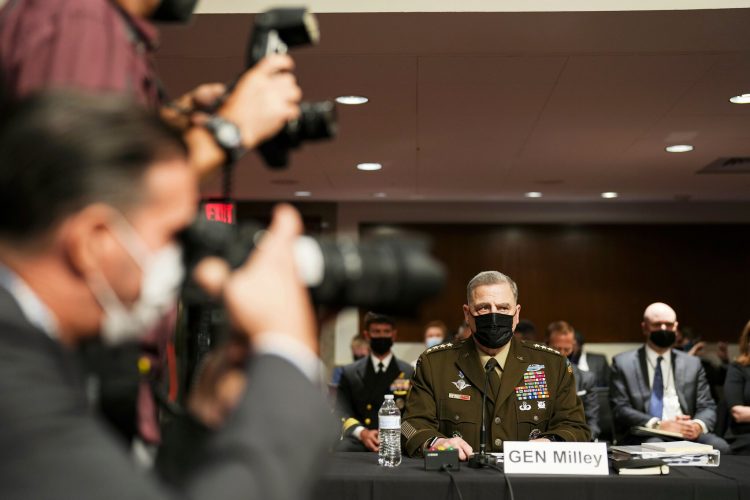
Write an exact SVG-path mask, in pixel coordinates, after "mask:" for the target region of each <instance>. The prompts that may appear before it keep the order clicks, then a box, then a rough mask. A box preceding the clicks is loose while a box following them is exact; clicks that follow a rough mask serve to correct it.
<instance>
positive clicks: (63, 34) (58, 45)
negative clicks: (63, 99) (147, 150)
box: [0, 0, 160, 108]
mask: <svg viewBox="0 0 750 500" xmlns="http://www.w3.org/2000/svg"><path fill="white" fill-rule="evenodd" d="M156 45H157V31H156V28H155V27H154V26H153V25H151V24H150V23H149V22H147V21H145V20H143V19H138V18H134V17H132V16H130V15H128V14H127V13H126V12H124V11H123V10H121V9H120V8H119V7H117V6H116V5H115V4H114V2H111V1H109V0H9V2H8V3H7V4H6V5H5V6H4V7H3V8H2V9H0V73H2V75H3V76H2V78H3V80H4V82H3V83H4V84H5V86H6V88H7V90H8V91H9V93H10V97H23V96H25V95H27V94H29V93H30V92H33V91H35V90H38V89H40V88H42V87H52V86H55V87H74V88H83V89H87V90H92V91H96V92H106V91H113V92H127V93H129V94H131V95H132V96H133V97H134V98H135V99H137V100H138V101H139V102H141V103H142V104H144V105H146V106H149V107H151V108H156V107H157V105H158V104H159V100H160V99H159V91H158V80H157V78H156V75H155V71H154V59H153V51H154V50H155V49H156Z"/></svg>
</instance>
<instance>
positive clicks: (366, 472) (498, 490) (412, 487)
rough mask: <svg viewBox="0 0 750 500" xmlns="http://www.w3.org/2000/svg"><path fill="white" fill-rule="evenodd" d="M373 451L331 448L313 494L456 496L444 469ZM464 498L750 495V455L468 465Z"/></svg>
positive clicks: (447, 499) (393, 498) (327, 497)
mask: <svg viewBox="0 0 750 500" xmlns="http://www.w3.org/2000/svg"><path fill="white" fill-rule="evenodd" d="M377 460H378V457H377V454H375V453H335V454H334V455H333V456H332V457H331V460H330V463H329V464H328V467H327V469H326V471H325V472H324V474H323V476H322V478H321V479H320V481H319V483H318V485H317V486H316V488H315V492H314V498H315V500H344V499H351V500H355V499H356V500H419V499H423V498H424V499H430V500H458V498H459V497H458V495H457V493H456V489H455V488H454V487H453V486H452V485H451V479H450V477H449V476H448V474H447V473H445V472H437V471H435V472H432V471H430V472H428V471H425V470H424V462H423V461H422V460H421V459H413V458H406V457H404V459H403V461H402V463H401V465H400V466H399V467H396V468H385V467H380V466H378V463H377ZM453 477H454V478H455V481H456V486H457V487H458V490H459V491H460V492H461V496H462V497H463V499H464V500H483V499H493V500H505V499H508V500H522V499H534V500H551V499H554V500H563V499H571V500H587V499H591V500H594V499H605V500H619V499H628V500H667V499H670V500H671V499H679V500H701V499H704V498H705V499H707V500H724V499H726V500H730V499H731V500H734V499H738V500H750V457H741V456H730V455H726V456H723V457H721V465H720V466H719V467H670V473H669V475H666V476H621V475H618V474H616V473H612V472H610V475H609V476H561V475H557V476H553V475H511V476H509V477H508V478H507V479H508V480H509V483H510V487H511V488H512V491H513V493H512V494H511V490H510V489H509V487H508V483H507V482H506V477H505V475H504V474H503V473H502V472H499V471H497V470H493V469H470V468H469V467H466V466H465V464H461V469H460V470H458V471H456V472H454V473H453Z"/></svg>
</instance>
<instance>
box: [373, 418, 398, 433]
mask: <svg viewBox="0 0 750 500" xmlns="http://www.w3.org/2000/svg"><path fill="white" fill-rule="evenodd" d="M378 427H379V428H380V429H399V430H400V429H401V417H400V416H398V415H384V416H380V417H378Z"/></svg>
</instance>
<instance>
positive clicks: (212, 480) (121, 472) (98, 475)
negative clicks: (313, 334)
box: [0, 288, 333, 500]
mask: <svg viewBox="0 0 750 500" xmlns="http://www.w3.org/2000/svg"><path fill="white" fill-rule="evenodd" d="M77 368H78V364H77V362H76V360H75V359H74V356H73V353H72V352H69V351H68V350H67V349H65V348H63V347H62V346H61V345H60V344H59V343H57V342H56V341H54V340H52V339H50V338H49V337H48V336H47V335H46V334H45V333H44V332H41V331H39V330H37V329H36V328H34V327H33V326H32V325H30V324H29V323H28V322H27V321H26V319H25V317H24V316H23V314H22V313H21V311H20V309H19V307H18V305H17V304H16V302H15V301H14V300H13V298H12V297H11V296H10V294H8V293H7V292H6V291H5V290H4V289H2V288H0V498H3V499H4V500H10V499H29V498H33V499H36V500H41V499H58V498H75V499H78V500H82V499H102V498H106V499H107V500H115V499H133V498H137V499H139V500H147V499H148V500H151V499H162V498H179V497H183V496H186V497H190V498H210V499H211V500H218V499H221V500H228V499H235V498H236V499H249V498H262V499H264V500H267V499H296V498H300V497H304V495H305V493H307V492H308V491H309V488H310V487H311V485H312V482H313V480H314V477H315V475H316V472H317V471H318V470H319V467H320V463H321V462H322V460H321V458H322V456H323V452H324V450H325V447H326V445H328V444H330V442H331V441H330V437H331V434H330V433H329V432H326V431H327V430H329V427H330V430H333V427H332V426H327V425H326V423H327V421H326V416H327V415H328V414H329V411H328V410H327V408H326V405H325V400H324V398H323V397H322V396H321V394H320V391H318V390H316V389H314V388H313V386H312V384H311V383H310V382H309V381H308V379H307V378H306V377H305V376H304V375H302V373H300V372H299V371H298V370H297V369H296V368H295V367H294V366H292V365H291V364H289V363H288V362H287V361H285V360H283V359H282V358H279V357H277V356H270V355H265V356H258V357H256V358H255V359H254V360H253V362H252V366H251V367H250V368H249V372H248V377H249V380H250V383H249V384H248V387H247V389H246V394H245V395H244V398H243V399H242V401H241V402H240V405H239V407H238V408H237V411H236V412H235V413H234V415H233V416H232V418H230V420H229V422H228V423H227V425H226V426H225V428H224V429H222V430H221V431H219V432H217V433H216V434H214V435H213V436H211V438H210V439H209V440H208V441H207V443H206V448H205V450H204V457H203V460H202V462H201V464H200V465H199V466H198V467H197V468H196V469H195V470H194V471H192V473H191V475H190V479H189V481H188V482H187V484H186V485H185V486H184V490H176V489H172V488H167V486H165V485H164V483H162V482H161V481H160V480H159V479H158V478H156V477H154V476H152V475H149V474H146V473H144V472H143V471H141V470H139V469H137V468H136V467H135V466H134V465H133V463H132V461H131V458H130V455H129V450H127V449H125V448H124V447H123V446H122V445H121V444H120V441H119V440H118V439H117V438H115V437H114V436H113V435H112V434H111V432H110V431H109V430H108V428H106V427H105V424H103V423H102V422H101V421H100V420H98V419H97V418H96V417H95V416H94V415H93V414H92V413H91V412H90V410H89V407H88V403H87V400H86V397H85V394H84V390H83V385H82V384H81V378H80V376H79V375H78V369H77ZM300 415H304V417H305V418H300ZM328 422H330V421H328ZM292 428H293V429H294V432H291V431H290V429H292ZM290 471H293V473H291V472H290Z"/></svg>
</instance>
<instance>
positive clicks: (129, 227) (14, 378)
mask: <svg viewBox="0 0 750 500" xmlns="http://www.w3.org/2000/svg"><path fill="white" fill-rule="evenodd" d="M3 120H7V121H6V122H5V123H4V124H3V126H2V129H1V130H2V131H1V132H0V165H2V169H0V195H1V196H2V199H3V200H4V203H5V204H6V205H5V206H6V209H5V210H2V211H0V263H1V264H0V356H1V357H2V362H0V394H2V397H1V398H0V498H3V499H21V498H23V499H26V498H76V499H98V498H107V499H110V500H115V499H123V500H125V499H133V498H138V499H141V500H155V499H162V498H175V497H189V498H196V499H199V498H207V499H208V498H210V499H212V500H230V499H240V498H241V499H248V498H263V499H264V500H269V499H276V500H285V499H297V498H303V497H304V496H305V495H306V494H307V492H309V491H310V488H311V486H312V483H313V481H314V479H315V476H316V471H317V470H319V467H320V465H321V462H322V458H323V457H324V454H325V450H326V448H327V445H329V444H330V442H329V433H328V432H326V431H327V430H328V427H327V425H326V424H327V420H328V418H327V417H328V415H329V410H328V408H327V405H326V404H325V402H324V401H325V400H324V399H323V398H322V397H321V393H320V391H319V390H316V388H315V386H314V385H313V383H312V382H311V381H312V380H316V379H319V376H320V373H319V366H320V361H319V359H318V358H317V356H316V355H315V354H314V353H315V352H316V350H317V334H316V330H315V318H314V313H313V310H312V306H311V304H310V301H309V297H308V293H307V290H306V288H305V287H304V286H303V284H302V283H301V282H300V279H299V277H298V273H297V269H296V265H295V259H294V243H295V242H296V241H297V239H298V237H299V234H300V233H301V227H302V224H301V219H300V217H299V214H298V213H297V212H296V211H294V209H292V208H291V207H289V206H282V207H279V208H278V209H277V211H276V213H275V215H274V218H273V221H272V224H271V226H270V227H269V230H268V232H267V235H266V236H265V237H264V239H263V240H262V241H261V242H260V243H259V245H258V248H257V249H256V250H255V251H254V252H253V254H252V257H251V258H250V259H249V260H248V262H247V263H245V264H244V265H243V266H241V267H240V268H239V269H238V270H237V271H235V272H233V273H231V274H230V273H229V272H228V271H227V274H226V275H218V276H213V273H212V277H214V278H218V280H216V279H214V280H213V282H214V283H213V284H214V285H217V284H218V285H219V286H218V287H217V288H216V289H217V290H221V294H222V295H221V296H222V297H223V299H224V303H225V305H226V308H227V311H228V314H229V317H230V318H231V319H232V323H233V326H234V328H235V330H236V331H237V333H238V334H239V335H242V336H243V337H244V340H245V342H246V343H247V344H248V346H249V347H252V350H253V351H254V352H255V355H254V358H253V360H252V363H250V364H249V367H248V368H247V370H246V373H245V376H246V377H247V379H248V380H249V383H248V384H247V385H246V386H245V388H244V390H243V391H241V393H242V396H241V398H240V401H239V402H238V403H237V404H236V407H234V408H233V412H232V416H231V418H228V419H226V420H225V421H224V422H222V425H220V426H219V428H217V430H216V431H215V433H213V434H212V435H211V436H210V437H208V438H207V440H206V441H205V443H203V445H204V446H202V447H201V450H202V452H201V453H198V454H197V455H198V457H199V458H200V460H198V461H197V463H193V464H191V469H190V470H189V471H186V472H185V474H184V475H181V477H183V478H186V481H185V483H184V484H180V485H171V486H170V485H167V484H166V483H165V482H164V481H163V480H161V481H160V480H159V479H158V478H157V477H155V475H151V474H148V473H146V472H145V471H142V470H140V469H138V468H137V467H135V466H134V464H133V462H132V459H131V457H130V455H129V450H128V449H127V448H126V447H125V446H124V445H123V444H122V443H121V442H120V441H119V440H117V439H116V437H115V436H114V435H113V434H112V433H111V432H110V431H108V429H107V428H106V427H105V425H104V423H103V421H102V420H101V419H100V418H98V417H97V416H95V415H94V414H92V412H91V411H90V408H89V404H88V401H87V397H86V396H87V391H86V387H85V384H84V383H83V382H82V380H81V376H80V375H81V374H80V373H79V371H78V364H77V362H76V360H75V359H74V357H75V351H76V349H77V348H78V346H79V345H80V344H81V342H83V341H84V340H85V339H87V338H91V337H95V336H97V335H101V337H102V338H103V339H104V340H105V341H106V342H107V343H110V344H116V343H118V342H123V341H127V340H128V339H132V338H137V337H138V336H139V335H142V334H143V333H144V332H145V331H147V330H148V328H149V326H150V325H151V324H153V323H154V322H155V321H157V320H158V319H159V318H160V316H161V315H162V314H163V313H164V312H165V311H166V310H168V309H169V308H170V307H172V306H173V303H174V300H176V297H177V292H178V290H179V287H180V285H181V283H182V277H183V275H184V269H183V263H182V259H181V251H180V250H181V249H180V246H179V243H178V239H177V234H178V233H179V232H181V231H182V230H183V229H185V227H186V226H187V225H188V224H189V223H190V222H191V221H192V220H193V218H194V217H195V215H196V209H197V203H196V201H197V197H198V183H197V178H196V175H195V172H194V171H193V170H192V169H191V168H190V166H189V165H188V160H187V149H186V147H185V145H184V143H183V142H182V140H181V139H180V138H179V136H176V135H175V134H174V132H173V131H172V130H170V129H169V128H168V127H166V126H165V125H164V124H162V123H161V122H159V121H158V120H157V119H156V117H154V116H152V115H150V114H149V113H147V112H145V111H142V110H140V108H138V107H136V106H134V105H133V104H132V102H130V101H126V100H121V99H115V98H111V97H110V98H104V97H92V96H85V95H81V94H76V93H72V92H66V93H59V94H51V95H41V96H37V97H35V98H31V99H30V100H28V101H27V102H25V103H23V104H21V105H20V106H19V107H18V109H16V110H15V111H14V113H13V115H12V116H11V117H10V118H8V117H7V116H3ZM219 281H220V283H219ZM298 408H304V413H305V418H304V419H299V418H298V416H299V412H298V411H295V409H298ZM292 428H294V429H295V432H290V431H289V429H292ZM331 430H333V429H331ZM300 435H302V436H304V446H300ZM290 471H294V473H293V474H290ZM170 489H174V490H176V491H169V490H170Z"/></svg>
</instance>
